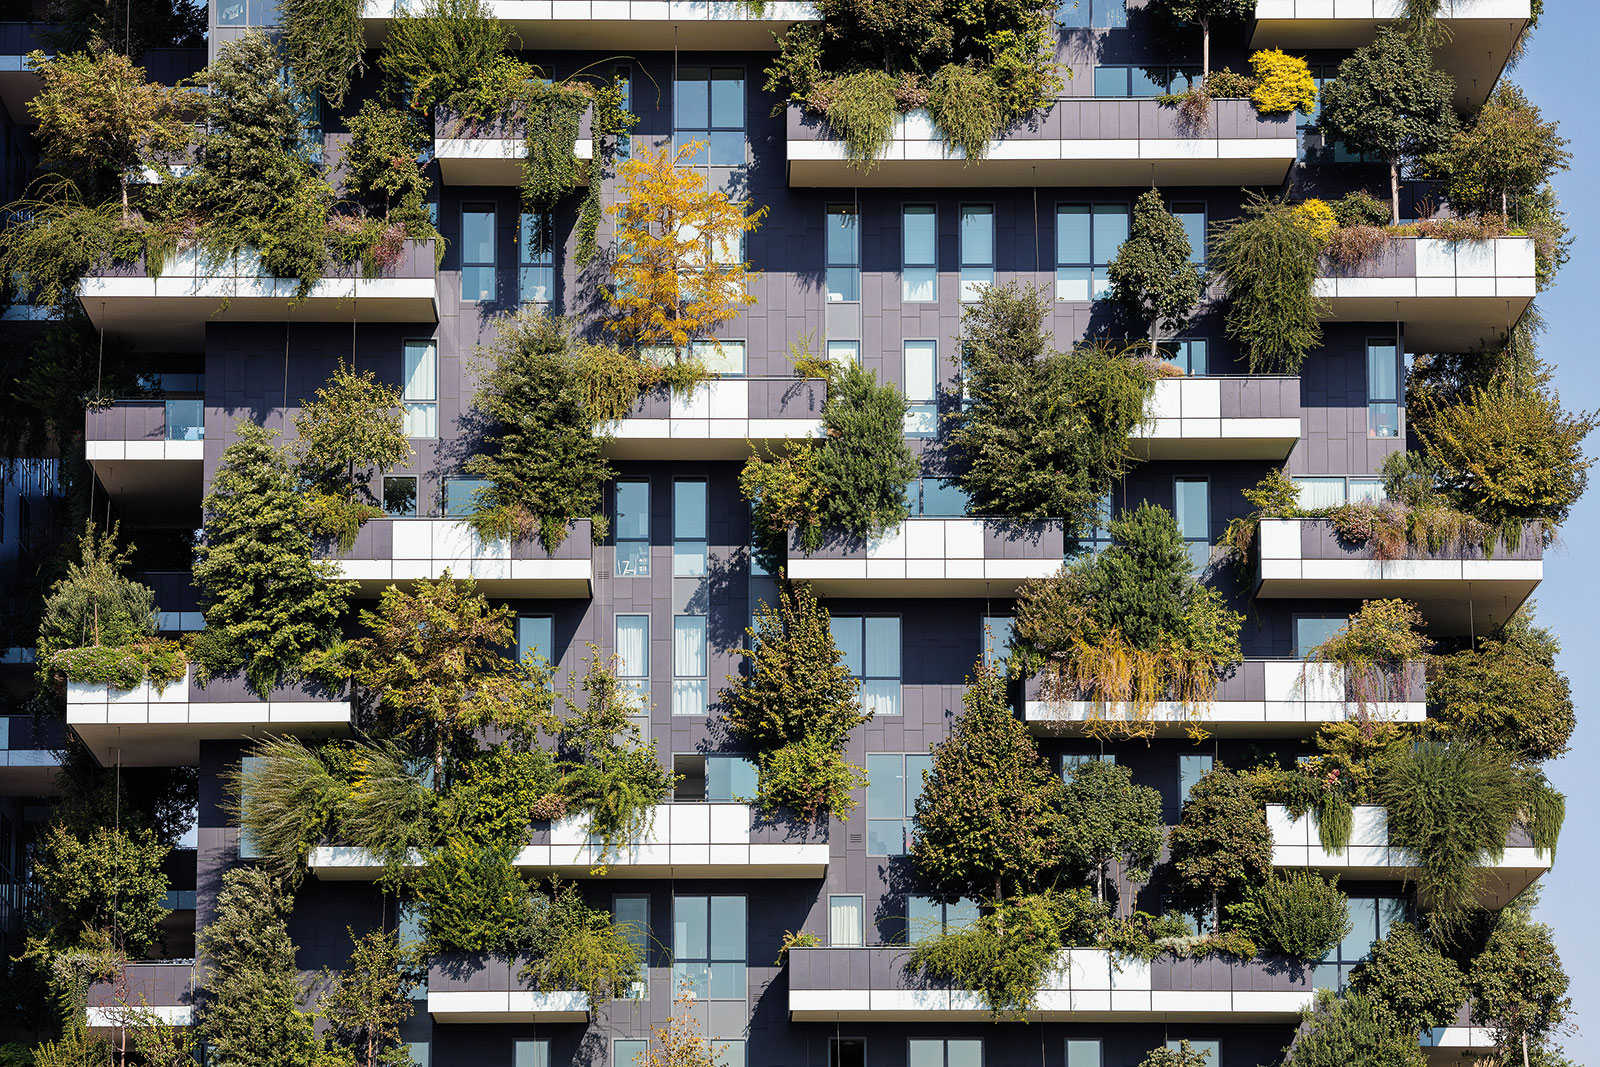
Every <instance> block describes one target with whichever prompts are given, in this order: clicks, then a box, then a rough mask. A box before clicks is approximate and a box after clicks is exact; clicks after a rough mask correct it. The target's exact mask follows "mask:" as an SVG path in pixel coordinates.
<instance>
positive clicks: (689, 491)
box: [672, 478, 706, 578]
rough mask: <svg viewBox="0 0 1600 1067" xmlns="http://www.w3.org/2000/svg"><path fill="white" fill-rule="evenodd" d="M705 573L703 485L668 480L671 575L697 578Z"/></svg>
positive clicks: (700, 480)
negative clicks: (670, 499) (670, 513)
mask: <svg viewBox="0 0 1600 1067" xmlns="http://www.w3.org/2000/svg"><path fill="white" fill-rule="evenodd" d="M705 572H706V483H705V479H703V478H674V479H673V480H672V575H673V577H675V578H698V577H700V576H701V575H703V574H705Z"/></svg>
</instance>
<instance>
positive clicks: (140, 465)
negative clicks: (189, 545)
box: [83, 400, 206, 528]
mask: <svg viewBox="0 0 1600 1067" xmlns="http://www.w3.org/2000/svg"><path fill="white" fill-rule="evenodd" d="M166 411H167V405H166V403H165V402H164V401H161V400H136V401H121V402H118V403H115V404H112V405H111V406H110V407H105V408H96V409H91V410H90V411H89V412H88V415H87V417H86V420H85V432H84V443H83V450H84V458H85V459H87V460H88V461H89V465H90V466H91V467H93V468H94V473H95V477H96V478H97V479H98V480H99V482H100V485H101V487H102V488H104V489H105V491H106V494H107V495H108V496H109V497H110V498H111V500H112V502H113V503H115V504H116V506H117V513H118V514H119V515H120V516H121V517H122V519H123V521H125V522H129V523H134V524H137V525H141V526H165V527H171V526H181V527H184V528H193V527H195V526H197V525H198V524H199V522H200V498H201V496H202V493H203V488H204V484H203V483H204V474H205V472H204V462H205V447H206V443H205V441H204V440H203V439H202V438H200V437H194V438H193V439H184V440H172V439H171V438H172V437H173V436H174V435H173V434H172V433H169V430H168V426H167V422H166Z"/></svg>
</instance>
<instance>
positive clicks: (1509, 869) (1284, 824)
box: [1267, 804, 1551, 909]
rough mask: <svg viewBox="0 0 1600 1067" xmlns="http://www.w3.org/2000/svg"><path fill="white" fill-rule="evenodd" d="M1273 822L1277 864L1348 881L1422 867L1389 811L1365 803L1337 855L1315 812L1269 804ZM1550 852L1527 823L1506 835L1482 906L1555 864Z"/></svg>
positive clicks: (1497, 902)
mask: <svg viewBox="0 0 1600 1067" xmlns="http://www.w3.org/2000/svg"><path fill="white" fill-rule="evenodd" d="M1267 826H1268V827H1269V828H1270V829H1271V831H1272V863H1273V866H1275V867H1291V868H1298V869H1309V870H1316V871H1322V872H1324V873H1327V874H1337V875H1339V876H1341V877H1342V878H1343V879H1344V880H1346V881H1355V880H1370V881H1377V880H1392V879H1404V878H1406V877H1408V876H1409V875H1410V874H1411V873H1412V872H1414V871H1415V870H1416V866H1417V862H1416V857H1415V856H1413V855H1412V854H1411V853H1409V852H1407V851H1406V850H1404V849H1402V848H1399V847H1391V846H1390V844H1389V821H1388V813H1387V812H1385V811H1384V809H1383V808H1378V807H1372V806H1370V805H1361V806H1358V807H1357V808H1356V809H1355V818H1354V820H1353V824H1352V827H1351V830H1350V844H1349V845H1347V846H1346V847H1345V849H1344V851H1343V852H1342V853H1341V854H1339V855H1337V856H1335V855H1333V854H1331V853H1329V852H1326V851H1324V850H1323V848H1322V846H1321V845H1320V844H1319V843H1318V840H1317V827H1316V823H1315V820H1314V818H1313V817H1311V816H1309V815H1308V816H1307V817H1306V818H1303V819H1296V818H1294V817H1292V816H1291V815H1290V814H1289V809H1288V808H1286V807H1284V806H1283V805H1282V804H1268V805H1267ZM1550 860H1551V857H1550V854H1549V853H1546V852H1540V851H1539V850H1538V849H1535V848H1534V847H1533V844H1532V842H1531V841H1530V840H1529V838H1528V837H1527V835H1526V834H1524V833H1523V831H1522V830H1521V828H1517V829H1514V830H1513V831H1512V832H1511V836H1510V837H1508V838H1507V839H1506V850H1505V854H1504V855H1503V856H1501V858H1500V859H1499V861H1498V862H1496V863H1494V864H1493V865H1491V866H1490V867H1489V868H1488V869H1487V870H1486V872H1485V874H1486V878H1485V881H1484V885H1483V896H1482V898H1481V899H1480V901H1479V906H1480V907H1484V908H1491V909H1499V908H1503V907H1505V906H1506V905H1507V904H1509V903H1510V902H1511V899H1512V898H1513V897H1515V896H1516V895H1517V894H1518V893H1520V892H1522V891H1523V890H1524V889H1526V888H1528V886H1529V885H1531V884H1532V883H1533V881H1534V879H1536V878H1538V877H1539V876H1540V875H1541V874H1543V873H1544V872H1546V871H1548V870H1549V869H1550Z"/></svg>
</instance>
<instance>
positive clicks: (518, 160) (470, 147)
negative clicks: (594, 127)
mask: <svg viewBox="0 0 1600 1067" xmlns="http://www.w3.org/2000/svg"><path fill="white" fill-rule="evenodd" d="M572 154H573V156H574V157H576V158H577V160H578V161H579V162H580V163H582V164H583V165H584V170H583V171H582V172H580V175H579V180H580V181H587V179H586V178H584V177H583V174H586V173H587V167H588V164H589V162H590V161H591V160H593V159H594V141H593V140H591V139H588V138H580V139H579V140H577V141H576V142H574V144H573V146H572ZM527 156H528V153H527V143H526V142H525V141H523V140H522V139H521V138H518V137H440V138H436V139H435V140H434V142H433V158H434V159H436V160H438V161H439V179H440V181H442V182H443V183H444V184H445V185H486V186H487V185H499V186H519V185H521V184H522V178H523V168H522V164H523V161H524V160H525V159H527Z"/></svg>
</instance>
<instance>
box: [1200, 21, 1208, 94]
mask: <svg viewBox="0 0 1600 1067" xmlns="http://www.w3.org/2000/svg"><path fill="white" fill-rule="evenodd" d="M1209 77H1211V20H1210V19H1201V20H1200V83H1201V84H1202V85H1204V84H1205V80H1206V79H1207V78H1209Z"/></svg>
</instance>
